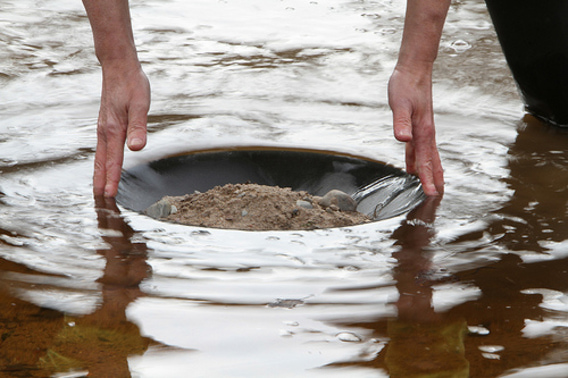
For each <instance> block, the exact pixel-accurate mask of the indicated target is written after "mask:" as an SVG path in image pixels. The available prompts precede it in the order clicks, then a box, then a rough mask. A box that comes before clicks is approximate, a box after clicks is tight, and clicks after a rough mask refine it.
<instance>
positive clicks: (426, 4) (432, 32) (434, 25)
mask: <svg viewBox="0 0 568 378" xmlns="http://www.w3.org/2000/svg"><path fill="white" fill-rule="evenodd" d="M450 2H451V0H408V1H407V8H406V18H405V22H404V31H403V35H402V43H401V48H400V53H399V57H398V63H397V67H398V68H402V69H404V68H406V69H412V70H428V71H430V72H431V70H432V66H433V64H434V61H435V60H436V57H437V55H438V47H439V44H440V38H441V36H442V29H443V28H444V22H445V20H446V15H447V13H448V8H449V7H450Z"/></svg>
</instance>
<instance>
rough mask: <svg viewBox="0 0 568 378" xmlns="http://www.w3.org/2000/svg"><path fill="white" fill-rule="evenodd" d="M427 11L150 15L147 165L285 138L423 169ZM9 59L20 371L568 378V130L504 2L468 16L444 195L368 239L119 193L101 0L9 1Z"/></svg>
mask: <svg viewBox="0 0 568 378" xmlns="http://www.w3.org/2000/svg"><path fill="white" fill-rule="evenodd" d="M403 13H404V1H402V0H401V1H398V0H397V1H387V0H384V1H375V2H367V1H365V2H363V1H352V2H350V1H342V0H330V1H326V2H321V1H303V0H284V1H266V0H262V1H260V0H258V1H257V0H247V1H244V2H243V1H240V2H235V1H231V0H226V1H219V2H210V1H191V2H183V1H179V0H172V1H167V2H165V1H139V2H136V3H134V4H132V16H133V23H134V28H135V34H136V39H137V43H138V47H139V50H140V57H141V60H142V61H143V64H144V68H145V70H146V72H147V73H148V75H149V77H150V80H151V83H152V88H153V103H152V108H151V114H150V118H149V131H150V136H149V145H148V147H147V149H145V151H144V152H141V153H128V154H127V155H126V164H125V166H126V167H131V166H133V165H135V164H138V163H139V162H140V161H147V160H150V159H154V158H159V157H163V156H165V155H169V154H171V153H172V152H176V151H177V152H182V151H187V150H192V149H202V148H208V147H211V146H212V145H215V146H221V145H246V144H258V143H261V142H262V143H268V144H279V145H285V146H299V147H306V148H320V149H331V150H337V151H340V152H345V153H356V154H357V155H364V156H368V157H370V158H373V159H376V160H380V161H384V162H386V163H389V164H392V165H394V166H396V167H403V166H404V161H403V156H404V153H403V146H402V145H401V144H399V143H395V142H394V140H393V138H392V131H391V115H390V111H389V109H388V106H387V101H386V84H387V80H388V77H389V75H390V72H391V70H392V68H393V65H394V62H395V58H396V53H397V47H398V43H399V40H400V33H401V27H402V22H403V19H402V16H403ZM0 62H2V63H1V64H0V172H1V176H0V214H1V216H0V258H1V259H0V264H1V271H0V280H1V282H2V284H1V288H2V290H1V291H0V306H1V315H0V333H1V337H0V372H1V374H2V375H3V376H46V375H49V374H52V375H54V376H82V375H84V374H85V372H87V371H89V372H91V374H92V375H93V376H117V377H120V376H129V375H131V376H135V377H156V376H160V377H178V376H187V375H188V374H190V375H191V376H197V377H227V376H231V377H239V376H246V377H250V376H274V377H279V376H280V377H290V376H307V377H317V376H324V375H325V376H326V377H327V376H332V377H333V376H350V377H351V376H353V377H371V376H372V377H382V376H389V374H390V375H391V376H396V375H397V374H399V376H409V375H410V374H411V373H416V374H418V375H417V376H420V375H419V374H426V373H430V374H438V376H440V375H441V374H442V373H444V372H446V373H448V374H449V376H468V375H469V376H471V377H497V376H510V377H533V376H539V377H563V376H566V375H567V374H566V373H565V371H567V369H568V345H567V341H568V339H567V336H566V335H567V334H568V333H567V331H568V299H567V295H566V292H567V291H568V284H567V283H566V282H568V280H567V276H568V253H567V252H568V227H566V223H565V219H566V218H567V215H568V214H567V210H566V209H567V201H568V190H567V187H568V172H567V170H568V168H567V167H568V165H567V160H568V152H567V148H566V146H567V145H568V134H567V132H566V131H561V130H558V129H554V128H551V127H547V126H544V125H541V124H538V123H537V122H536V121H534V120H533V119H531V118H530V117H525V116H524V115H523V111H522V105H521V103H520V100H519V98H518V96H517V93H516V89H515V85H514V82H513V80H512V79H511V77H510V74H509V71H508V69H507V67H506V65H505V62H504V59H503V57H502V55H501V51H500V47H499V45H498V43H497V41H496V38H495V36H494V33H493V29H492V27H491V24H490V22H489V18H488V16H487V14H486V10H485V7H484V4H483V2H481V1H473V0H471V1H460V2H455V3H454V4H453V5H452V9H451V11H450V14H449V17H448V22H447V25H446V28H445V34H444V37H443V41H442V46H441V50H440V55H439V59H438V62H437V65H436V72H435V76H436V79H435V80H436V84H435V88H434V96H435V101H436V102H435V107H436V111H437V118H436V121H437V127H438V135H437V138H438V141H439V145H440V151H441V155H442V159H443V162H444V167H445V172H446V182H447V187H446V194H445V195H444V198H443V200H442V201H441V203H436V202H435V201H427V202H426V203H424V205H423V206H422V207H420V208H418V209H417V210H416V211H415V212H412V213H411V214H409V215H408V217H405V216H400V217H397V218H393V219H390V220H384V221H380V222H376V223H373V224H371V225H365V226H358V227H353V228H345V229H343V228H342V229H332V230H320V231H309V232H308V231H303V232H258V233H250V232H243V231H224V230H211V229H209V230H208V229H202V228H193V227H185V226H176V225H171V224H166V223H163V222H159V221H155V220H152V219H148V218H146V217H144V216H142V215H140V214H138V213H135V212H132V211H129V210H126V209H123V208H118V207H116V205H115V204H114V203H113V202H104V201H97V202H95V200H94V199H93V198H92V195H91V174H92V164H93V156H94V145H95V124H96V115H97V111H98V96H99V90H100V70H99V67H98V66H97V64H96V60H95V58H94V55H93V49H92V39H91V35H90V29H89V25H88V21H87V19H86V17H85V16H84V11H83V9H82V7H81V3H80V2H77V1H68V0H57V1H50V2H47V1H33V2H32V1H27V0H23V1H18V2H16V1H3V2H2V6H1V7H0ZM406 218H408V219H406ZM459 374H462V375H459Z"/></svg>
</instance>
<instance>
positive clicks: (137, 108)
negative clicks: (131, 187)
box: [93, 61, 150, 197]
mask: <svg viewBox="0 0 568 378" xmlns="http://www.w3.org/2000/svg"><path fill="white" fill-rule="evenodd" d="M149 108H150V83H149V81H148V78H147V77H146V75H145V74H144V72H143V71H142V69H141V68H140V65H139V64H138V62H137V61H136V62H135V63H133V64H127V63H126V62H118V63H116V62H113V63H112V64H108V65H106V66H105V65H104V64H103V85H102V94H101V107H100V111H99V119H98V124H97V151H96V153H95V171H94V176H93V192H94V194H95V195H97V196H98V195H104V196H106V197H114V196H116V194H117V192H118V183H119V181H120V175H121V171H122V162H123V158H124V143H125V141H126V143H127V145H128V148H130V150H132V151H138V150H141V149H142V148H144V146H145V145H146V123H147V117H148V110H149Z"/></svg>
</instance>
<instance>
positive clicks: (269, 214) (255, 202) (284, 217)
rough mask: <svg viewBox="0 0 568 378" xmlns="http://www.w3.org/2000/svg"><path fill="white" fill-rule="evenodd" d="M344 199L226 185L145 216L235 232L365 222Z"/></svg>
mask: <svg viewBox="0 0 568 378" xmlns="http://www.w3.org/2000/svg"><path fill="white" fill-rule="evenodd" d="M356 207H357V204H356V202H355V201H354V200H353V199H352V198H351V197H350V196H349V195H347V194H345V193H343V192H341V191H339V190H332V191H330V192H329V193H327V194H326V195H325V196H324V197H318V196H313V195H310V194H309V193H307V192H304V191H298V192H296V191H292V190H291V189H290V188H281V187H277V186H266V185H257V184H227V185H225V186H217V187H215V188H213V189H210V190H208V191H207V192H205V193H199V192H196V193H194V194H188V195H185V196H180V197H164V198H162V199H161V200H160V201H158V202H156V203H155V204H153V205H152V206H150V207H149V208H148V209H146V211H145V213H146V214H147V215H149V216H151V217H153V218H157V219H163V220H167V221H171V222H175V223H181V224H186V225H192V226H202V227H213V228H230V229H240V230H255V231H262V230H311V229H316V228H330V227H345V226H354V225H357V224H361V223H367V222H370V221H371V219H370V218H369V217H367V216H366V215H364V214H362V213H359V212H357V211H356Z"/></svg>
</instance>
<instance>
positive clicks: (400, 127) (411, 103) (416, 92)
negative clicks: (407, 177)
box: [388, 66, 444, 196]
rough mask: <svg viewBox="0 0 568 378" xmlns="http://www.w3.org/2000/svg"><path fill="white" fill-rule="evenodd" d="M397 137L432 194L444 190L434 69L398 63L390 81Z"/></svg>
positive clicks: (409, 169) (412, 169) (408, 165)
mask: <svg viewBox="0 0 568 378" xmlns="http://www.w3.org/2000/svg"><path fill="white" fill-rule="evenodd" d="M388 93H389V105H390V107H391V109H392V113H393V128H394V135H395V138H396V139H397V140H399V141H401V142H404V143H406V170H407V172H408V173H410V174H417V175H418V177H419V179H420V182H421V183H422V188H423V190H424V193H425V194H426V195H428V196H435V195H441V194H443V192H444V171H443V169H442V163H441V161H440V155H439V153H438V148H437V146H436V137H435V134H436V133H435V127H434V111H433V106H432V79H431V72H429V73H428V72H427V73H425V74H417V73H416V71H414V70H407V69H405V68H403V67H399V66H397V67H396V68H395V70H394V72H393V74H392V76H391V78H390V81H389V90H388Z"/></svg>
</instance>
